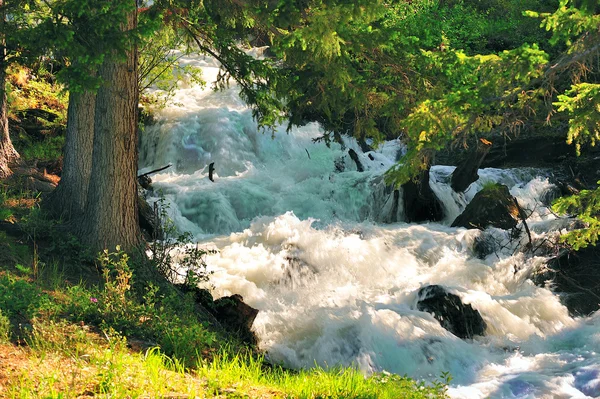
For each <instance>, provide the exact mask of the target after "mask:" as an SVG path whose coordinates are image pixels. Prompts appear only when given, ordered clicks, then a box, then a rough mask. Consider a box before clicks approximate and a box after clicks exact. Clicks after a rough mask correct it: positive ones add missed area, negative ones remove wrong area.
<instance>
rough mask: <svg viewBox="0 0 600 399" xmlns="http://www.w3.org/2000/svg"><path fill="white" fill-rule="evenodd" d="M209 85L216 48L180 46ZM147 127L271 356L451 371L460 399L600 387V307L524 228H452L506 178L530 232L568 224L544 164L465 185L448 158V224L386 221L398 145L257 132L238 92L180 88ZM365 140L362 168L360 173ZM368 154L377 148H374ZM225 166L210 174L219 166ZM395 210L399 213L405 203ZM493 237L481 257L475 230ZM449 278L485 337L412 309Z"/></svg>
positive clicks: (225, 289)
mask: <svg viewBox="0 0 600 399" xmlns="http://www.w3.org/2000/svg"><path fill="white" fill-rule="evenodd" d="M182 62H184V63H188V64H192V65H196V66H200V67H202V68H203V71H204V75H205V79H206V80H207V81H211V80H214V78H215V76H216V73H217V70H218V65H217V64H216V63H215V62H214V61H213V60H211V59H210V58H203V57H184V58H183V60H182ZM156 116H157V123H156V124H154V125H152V126H149V127H147V128H146V130H145V132H144V133H143V136H142V145H141V151H140V167H141V170H142V171H147V170H150V169H152V168H155V167H160V166H163V165H165V164H167V163H172V164H173V167H172V168H170V169H168V170H167V171H165V172H163V173H160V174H157V175H155V176H153V180H154V188H155V192H159V191H160V192H161V193H162V195H163V196H164V197H165V198H166V200H167V202H168V203H169V204H170V212H171V217H172V218H173V220H174V221H175V223H176V225H177V226H178V227H179V228H180V229H181V230H182V231H189V232H191V233H192V234H193V235H194V237H196V239H197V240H198V241H199V242H201V243H202V245H204V246H206V247H207V248H213V249H217V250H218V252H217V253H215V254H211V255H209V256H207V258H206V262H207V264H208V267H209V269H210V270H211V271H212V272H214V273H213V274H212V276H211V283H212V284H213V285H214V286H215V288H214V291H213V294H214V295H215V297H219V296H224V295H230V294H233V293H236V294H241V295H242V296H243V297H244V300H245V301H246V302H247V303H248V304H250V305H251V306H253V307H255V308H257V309H259V310H260V312H259V315H258V317H257V319H256V321H255V323H254V330H255V332H256V334H257V336H258V338H259V340H260V347H261V349H263V350H264V351H265V352H266V353H267V356H268V357H269V359H270V360H271V361H274V362H280V363H283V364H284V365H286V366H288V367H294V368H301V367H313V366H314V365H315V364H316V365H320V366H323V367H329V366H336V365H345V366H354V367H357V368H359V369H360V370H362V371H363V372H364V373H365V374H369V373H374V372H381V371H384V370H385V371H387V372H392V373H398V374H401V375H403V374H407V375H408V376H410V377H413V378H417V379H423V380H426V381H431V380H433V379H435V378H436V377H439V376H440V375H441V374H442V372H449V373H450V374H451V375H452V377H453V380H452V382H451V385H450V389H449V394H450V395H451V397H453V398H486V397H491V398H584V397H597V396H600V355H599V352H600V314H598V313H597V314H593V315H591V316H589V317H585V318H572V317H570V316H569V313H568V311H567V309H566V308H565V307H564V306H563V305H562V304H561V303H560V300H559V297H558V295H556V294H554V293H552V292H551V291H550V290H549V289H547V288H542V287H539V286H536V285H535V284H534V283H533V282H532V280H531V277H532V275H534V274H535V273H536V271H538V270H539V269H540V268H542V267H543V266H544V264H545V261H546V258H545V257H543V256H531V255H530V254H527V253H524V251H522V250H520V248H522V247H523V245H524V244H525V243H526V242H527V237H526V236H525V235H523V236H522V237H520V238H518V239H515V238H514V237H511V236H510V234H509V233H508V232H505V231H502V230H499V229H495V228H488V229H487V230H486V231H485V232H480V231H478V230H466V229H463V228H452V227H449V226H450V224H451V222H452V220H453V219H454V218H455V217H456V216H458V214H459V213H460V212H461V211H462V210H463V209H464V207H465V205H466V204H467V203H468V201H469V200H470V199H472V198H473V196H474V195H475V193H476V192H477V191H479V190H480V189H481V188H482V187H483V185H485V184H486V183H487V182H492V181H493V182H501V183H503V184H506V185H507V186H508V187H509V188H510V191H511V193H512V194H513V195H514V196H515V197H517V198H518V200H519V202H520V203H521V205H522V206H523V207H524V208H526V209H528V210H529V211H532V212H533V214H532V216H531V217H530V219H529V224H530V227H531V229H532V234H533V236H534V238H536V237H555V236H556V235H557V234H558V230H559V229H560V228H561V227H562V226H563V225H564V224H563V222H562V221H561V220H558V219H556V217H555V216H554V215H553V214H552V213H551V212H549V211H548V209H547V208H546V207H545V206H544V205H543V203H542V198H543V196H544V195H545V194H546V193H547V192H548V191H549V190H551V189H552V187H553V186H552V184H551V183H550V180H549V179H548V176H547V173H548V172H545V171H543V170H533V169H518V170H500V169H484V170H481V171H480V179H479V180H478V181H477V182H476V183H474V184H472V185H471V187H470V188H469V190H468V191H467V192H465V193H464V194H456V193H453V192H452V190H451V189H450V187H449V176H450V174H451V172H452V170H453V168H452V167H448V166H435V167H434V168H433V169H432V178H431V187H432V189H433V190H434V192H435V193H436V195H437V196H438V197H439V198H440V200H441V201H442V203H443V205H444V209H445V214H446V218H445V219H444V221H442V222H441V223H423V224H407V223H402V222H399V223H391V224H386V223H382V222H383V221H385V220H386V219H389V217H390V211H391V196H390V193H389V192H386V190H385V185H384V183H383V181H382V175H383V173H384V172H385V170H387V168H389V167H390V166H391V165H393V164H394V162H395V161H396V159H397V157H398V155H399V154H401V153H402V151H403V147H402V145H401V143H400V142H399V141H390V142H386V143H384V144H383V145H381V146H380V147H379V148H378V149H376V150H374V151H373V152H370V153H367V154H365V153H363V152H362V151H361V150H360V147H359V146H358V145H357V143H356V142H355V141H354V140H352V139H347V140H346V142H345V145H344V147H342V146H341V145H339V144H332V146H331V148H327V147H326V146H325V145H324V144H323V143H314V142H313V139H314V138H316V137H318V136H319V135H321V134H322V132H321V130H320V128H319V126H318V125H316V124H310V125H308V126H305V127H301V128H294V129H292V131H291V132H290V133H289V134H288V133H286V131H285V128H286V127H285V126H283V127H281V128H280V129H277V131H276V132H275V134H274V137H272V135H271V134H270V133H269V132H267V133H262V132H260V131H258V130H257V127H256V123H255V122H254V121H253V120H252V117H251V112H250V110H248V109H247V107H246V106H245V105H244V103H243V102H242V101H241V99H240V98H239V97H238V95H237V89H236V86H235V85H234V84H232V86H231V88H229V89H227V90H225V91H221V92H213V91H212V90H210V89H209V88H201V87H199V86H194V85H188V84H185V83H183V82H182V83H181V84H180V87H179V89H178V90H177V91H176V93H175V98H174V99H173V102H172V103H170V105H168V106H167V107H165V108H164V109H161V110H157V111H156ZM350 148H352V149H354V150H355V151H356V152H357V153H358V154H359V157H360V159H361V162H362V163H363V164H364V166H365V169H366V170H365V171H364V172H358V171H357V170H356V165H355V164H354V162H353V161H352V160H351V159H350V157H349V156H348V149H350ZM369 155H370V156H369ZM211 162H214V163H215V170H216V172H215V181H214V182H211V181H210V180H209V178H208V165H209V163H211ZM398 212H399V214H398V215H396V217H397V218H398V219H397V220H402V206H400V207H399V211H398ZM482 236H485V237H487V239H489V240H494V241H495V242H496V243H497V250H496V251H495V252H493V253H491V254H490V255H488V256H487V257H486V258H485V259H479V258H478V257H477V256H476V254H475V253H474V251H473V245H474V242H475V240H476V239H477V238H478V237H482ZM428 284H439V285H442V286H444V287H446V289H447V290H448V291H449V292H452V293H454V294H456V295H458V296H459V297H460V298H461V299H462V301H463V302H465V303H469V304H471V305H472V306H473V308H475V309H477V310H478V311H479V312H480V313H481V316H482V317H483V319H484V320H485V322H486V324H487V330H486V335H485V336H483V337H475V338H474V339H473V340H462V339H459V338H457V337H456V336H454V335H453V334H451V333H450V332H448V331H446V330H445V329H443V328H442V327H441V326H440V324H439V323H438V322H437V321H436V320H435V319H434V318H433V316H431V315H430V314H429V313H425V312H421V311H419V310H417V308H416V301H417V299H418V298H417V292H418V290H419V288H420V287H423V286H425V285H428Z"/></svg>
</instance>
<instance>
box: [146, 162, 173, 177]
mask: <svg viewBox="0 0 600 399" xmlns="http://www.w3.org/2000/svg"><path fill="white" fill-rule="evenodd" d="M171 166H173V165H171V164H168V165H167V166H163V167H162V168H158V169H154V170H151V171H150V172H146V173H144V174H141V175H139V176H138V179H139V178H141V177H144V176H148V175H151V174H153V173H158V172H162V171H163V170H165V169H167V168H170V167H171Z"/></svg>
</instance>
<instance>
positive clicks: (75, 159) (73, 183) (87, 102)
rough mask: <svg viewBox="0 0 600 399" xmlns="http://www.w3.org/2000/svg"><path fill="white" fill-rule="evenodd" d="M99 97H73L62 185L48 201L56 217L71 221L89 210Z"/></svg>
mask: <svg viewBox="0 0 600 399" xmlns="http://www.w3.org/2000/svg"><path fill="white" fill-rule="evenodd" d="M95 106H96V95H95V94H94V93H91V92H87V91H86V92H84V93H74V92H71V93H70V95H69V108H68V111H67V137H66V141H65V150H64V161H63V171H62V177H61V180H60V183H59V184H58V187H57V188H56V190H54V192H53V193H52V194H51V195H50V196H49V197H48V198H47V199H46V200H45V201H44V205H45V207H46V208H47V209H49V210H50V211H51V212H52V213H53V214H55V215H57V216H59V217H65V218H66V219H71V218H73V217H75V216H80V215H81V214H82V213H83V211H84V208H85V205H86V201H87V193H88V188H89V184H90V174H91V173H92V156H93V151H92V150H93V148H94V147H93V146H94V114H95Z"/></svg>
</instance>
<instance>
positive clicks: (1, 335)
mask: <svg viewBox="0 0 600 399" xmlns="http://www.w3.org/2000/svg"><path fill="white" fill-rule="evenodd" d="M9 338H10V320H9V319H8V317H6V316H5V315H4V314H3V313H2V309H0V344H2V343H6V342H8V340H9Z"/></svg>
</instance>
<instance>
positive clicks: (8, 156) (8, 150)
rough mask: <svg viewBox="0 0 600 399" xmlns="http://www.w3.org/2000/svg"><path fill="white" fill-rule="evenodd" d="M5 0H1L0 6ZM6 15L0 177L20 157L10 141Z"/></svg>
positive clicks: (1, 23)
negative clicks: (7, 97) (7, 95)
mask: <svg viewBox="0 0 600 399" xmlns="http://www.w3.org/2000/svg"><path fill="white" fill-rule="evenodd" d="M3 3H4V1H3V0H0V7H2V6H3ZM4 32H5V15H4V13H2V14H0V179H4V178H6V177H8V176H10V174H11V171H10V166H9V165H10V163H11V162H12V161H14V160H15V159H18V158H19V153H18V152H17V151H16V150H15V147H13V144H12V141H10V135H9V131H8V112H7V99H6V68H7V66H8V65H7V62H6V40H5V38H4Z"/></svg>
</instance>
